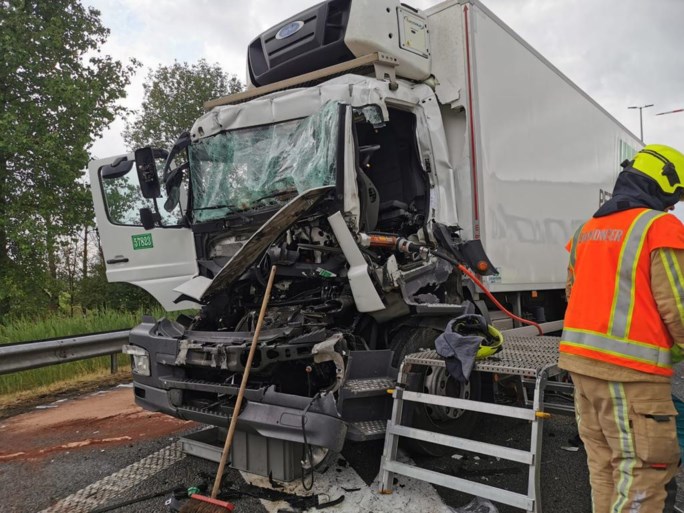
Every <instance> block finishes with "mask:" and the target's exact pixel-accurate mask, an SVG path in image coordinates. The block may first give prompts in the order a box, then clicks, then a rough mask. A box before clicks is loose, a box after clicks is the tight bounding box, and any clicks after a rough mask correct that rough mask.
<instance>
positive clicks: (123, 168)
mask: <svg viewBox="0 0 684 513" xmlns="http://www.w3.org/2000/svg"><path fill="white" fill-rule="evenodd" d="M132 167H133V161H132V160H127V159H126V157H119V158H118V159H116V160H115V161H114V162H112V163H111V164H107V165H106V166H102V167H101V168H100V170H101V176H102V178H103V179H104V180H111V179H113V178H121V177H122V176H125V175H126V173H128V172H129V171H130V170H131V168H132Z"/></svg>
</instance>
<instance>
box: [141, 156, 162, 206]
mask: <svg viewBox="0 0 684 513" xmlns="http://www.w3.org/2000/svg"><path fill="white" fill-rule="evenodd" d="M154 158H155V153H154V150H153V149H152V148H150V147H149V146H147V147H145V148H140V149H138V150H135V167H136V168H137V170H138V181H139V182H140V192H141V193H142V196H143V198H159V197H161V185H160V183H159V176H158V175H157V166H156V164H155V163H154Z"/></svg>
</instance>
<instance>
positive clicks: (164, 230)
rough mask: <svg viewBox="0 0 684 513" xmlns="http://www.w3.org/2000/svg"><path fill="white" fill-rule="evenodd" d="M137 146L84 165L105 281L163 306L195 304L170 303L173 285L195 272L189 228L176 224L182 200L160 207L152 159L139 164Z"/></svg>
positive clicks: (173, 299) (179, 221)
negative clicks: (172, 206) (130, 287)
mask: <svg viewBox="0 0 684 513" xmlns="http://www.w3.org/2000/svg"><path fill="white" fill-rule="evenodd" d="M148 150H149V149H148ZM141 151H142V150H138V151H137V152H136V155H135V156H134V154H132V153H131V154H128V155H118V156H116V157H110V158H106V159H100V160H94V161H91V162H90V164H89V166H88V172H89V175H90V183H91V191H92V195H93V203H94V207H95V217H96V219H97V228H98V231H99V234H100V244H101V246H102V252H103V254H104V260H105V265H106V270H107V280H108V281H110V282H127V283H131V284H133V285H137V286H138V287H141V288H143V289H145V290H146V291H147V292H149V293H150V294H151V295H152V296H153V297H154V298H155V299H156V300H157V301H159V303H161V305H162V306H163V307H164V309H166V310H167V311H174V310H181V309H185V308H196V307H197V306H198V305H197V304H195V303H193V302H190V301H181V302H176V300H177V299H178V297H179V295H180V294H179V293H178V292H174V290H173V289H174V288H175V287H177V286H178V285H180V284H181V283H184V282H186V281H188V280H189V279H190V278H192V277H193V276H195V275H196V274H197V260H196V254H195V246H194V242H193V236H192V230H191V229H190V228H187V227H186V226H184V225H183V224H182V223H183V221H182V220H183V207H184V203H186V202H184V201H183V200H182V199H181V201H180V204H178V205H177V206H176V207H175V209H174V210H173V211H171V212H167V211H166V210H165V209H164V208H163V205H164V202H165V200H166V198H165V197H164V195H165V191H164V187H160V186H159V180H158V176H157V174H156V168H155V166H154V163H153V162H152V166H150V167H147V166H145V165H143V164H140V162H141V160H140V156H139V155H138V152H141ZM149 151H151V150H149ZM136 157H138V162H139V165H136ZM157 205H158V207H157Z"/></svg>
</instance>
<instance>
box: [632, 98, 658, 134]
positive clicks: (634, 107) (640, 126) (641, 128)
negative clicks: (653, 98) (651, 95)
mask: <svg viewBox="0 0 684 513" xmlns="http://www.w3.org/2000/svg"><path fill="white" fill-rule="evenodd" d="M649 107H653V104H652V103H649V104H648V105H641V106H638V105H634V106H632V107H627V108H628V109H639V131H640V137H641V140H642V141H643V140H644V118H643V117H642V116H641V111H642V110H643V109H647V108H649Z"/></svg>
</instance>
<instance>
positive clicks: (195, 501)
mask: <svg viewBox="0 0 684 513" xmlns="http://www.w3.org/2000/svg"><path fill="white" fill-rule="evenodd" d="M275 275H276V266H275V265H274V266H273V267H271V274H270V275H269V276H268V284H267V285H266V292H264V298H263V300H262V301H261V311H260V312H259V319H258V320H257V324H256V328H255V329H254V337H252V346H251V347H250V348H249V356H248V357H247V363H246V364H245V371H244V373H243V374H242V383H240V390H239V391H238V395H237V399H236V400H235V407H234V408H233V415H232V416H231V418H230V426H229V427H228V435H227V436H226V443H225V444H224V445H223V452H222V453H221V461H220V462H219V467H218V471H217V472H216V479H215V480H214V487H213V488H212V490H211V496H210V497H205V496H203V495H199V494H193V495H192V496H191V497H190V500H188V502H186V503H185V504H184V505H183V507H182V508H181V509H180V512H179V513H225V512H226V511H233V510H234V509H235V506H234V505H233V504H231V503H230V502H226V501H221V500H218V499H217V498H216V496H217V495H218V492H219V489H220V488H221V481H222V479H223V470H224V469H225V467H226V461H227V460H228V453H229V452H230V446H231V444H232V443H233V436H234V435H235V427H236V426H237V419H238V415H239V413H240V407H241V406H242V398H243V397H244V395H245V389H246V388H247V379H248V378H249V372H250V370H251V369H252V360H253V359H254V353H255V352H256V347H257V341H258V340H259V333H260V332H261V326H262V325H263V323H264V317H265V316H266V308H267V307H268V300H269V298H270V297H271V289H272V288H273V280H274V279H275Z"/></svg>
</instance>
